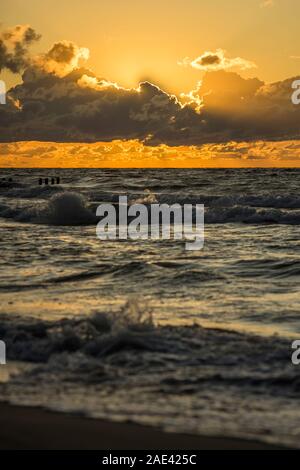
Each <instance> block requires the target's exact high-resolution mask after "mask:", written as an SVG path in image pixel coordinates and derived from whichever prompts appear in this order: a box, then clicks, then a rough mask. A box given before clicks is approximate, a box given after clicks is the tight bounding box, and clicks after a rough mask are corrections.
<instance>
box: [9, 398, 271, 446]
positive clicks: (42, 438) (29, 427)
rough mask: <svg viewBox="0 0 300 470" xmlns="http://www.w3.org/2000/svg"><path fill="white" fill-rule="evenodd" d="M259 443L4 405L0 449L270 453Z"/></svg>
mask: <svg viewBox="0 0 300 470" xmlns="http://www.w3.org/2000/svg"><path fill="white" fill-rule="evenodd" d="M279 448H280V446H272V445H268V444H264V443H259V442H255V441H247V440H243V439H234V438H232V439H231V438H220V437H205V436H196V435H188V434H174V433H166V432H164V431H161V430H160V429H157V428H152V427H147V426H140V425H137V424H133V423H115V422H108V421H104V420H100V419H89V418H84V417H81V416H78V415H70V414H63V413H57V412H52V411H46V410H44V409H40V408H29V407H28V408H27V407H17V406H10V405H8V404H5V403H0V449H2V450H3V449H14V450H17V449H18V450H61V449H65V450H69V449H72V450H75V449H78V450H108V449H114V450H140V449H142V450H151V449H156V450H166V449H168V450H169V449H174V450H189V449H190V450H191V449H193V450H216V449H220V450H221V449H228V450H267V449H279Z"/></svg>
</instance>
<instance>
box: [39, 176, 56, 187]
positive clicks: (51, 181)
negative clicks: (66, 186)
mask: <svg viewBox="0 0 300 470" xmlns="http://www.w3.org/2000/svg"><path fill="white" fill-rule="evenodd" d="M59 183H60V177H59V176H56V177H55V178H39V185H42V184H59Z"/></svg>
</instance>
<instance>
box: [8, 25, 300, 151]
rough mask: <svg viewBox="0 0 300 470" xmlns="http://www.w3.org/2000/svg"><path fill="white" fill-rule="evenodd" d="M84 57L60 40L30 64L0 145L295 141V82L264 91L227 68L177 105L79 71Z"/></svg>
mask: <svg viewBox="0 0 300 470" xmlns="http://www.w3.org/2000/svg"><path fill="white" fill-rule="evenodd" d="M31 34H32V33H31ZM29 37H30V35H29ZM28 40H29V39H28ZM87 55H88V51H87V50H86V49H83V48H79V47H78V46H76V45H75V44H73V43H71V42H68V41H62V42H60V43H56V44H55V45H54V46H53V47H52V48H51V49H50V51H49V52H48V53H46V54H44V55H43V56H40V57H39V58H37V59H36V60H35V61H33V62H32V65H31V66H30V67H28V68H27V69H26V70H25V72H24V74H23V82H22V84H21V85H18V86H16V87H15V88H13V89H11V90H10V92H9V93H8V100H7V101H8V104H7V105H6V106H0V136H1V137H0V140H1V141H2V142H9V141H21V140H40V141H57V142H95V141H110V140H114V139H138V140H140V141H143V142H145V143H147V144H149V145H158V144H161V143H165V144H168V145H198V144H202V143H209V142H226V141H230V140H237V141H241V140H249V141H251V140H259V139H268V140H275V139H292V138H294V139H299V138H300V126H299V123H300V106H295V105H293V104H292V102H291V95H292V91H293V90H292V87H291V85H292V82H293V81H294V79H288V80H285V81H282V82H277V83H274V84H268V85H267V84H264V82H262V81H260V80H258V79H256V78H255V79H244V78H242V77H241V76H240V75H238V74H237V73H232V72H227V71H224V70H219V71H213V72H207V73H206V74H205V75H204V77H203V80H202V82H201V83H200V85H199V86H198V88H197V89H196V90H193V91H192V92H190V93H189V94H188V95H187V96H188V99H186V102H185V104H182V103H181V102H180V101H179V100H178V99H177V98H176V97H175V96H174V95H171V94H169V93H167V92H165V91H163V90H162V89H161V88H159V87H158V86H155V85H154V84H152V83H150V82H147V81H146V82H142V83H140V85H139V87H138V88H136V89H134V88H133V89H127V88H123V87H120V86H118V85H117V84H115V83H111V82H109V81H107V80H105V79H103V78H98V77H96V76H95V75H94V74H93V73H92V72H91V71H90V70H87V69H84V68H78V62H79V60H80V59H81V58H86V57H87ZM207 60H209V61H212V60H215V59H213V57H211V58H209V59H207Z"/></svg>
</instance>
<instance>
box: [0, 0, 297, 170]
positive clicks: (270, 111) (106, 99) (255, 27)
mask: <svg viewBox="0 0 300 470" xmlns="http://www.w3.org/2000/svg"><path fill="white" fill-rule="evenodd" d="M299 17H300V2H299V1H298V0H247V1H241V0H226V1H224V0H209V1H208V0H185V1H180V0H173V1H166V0H165V1H164V0H160V1H158V0H152V1H151V2H149V1H144V0H139V1H135V0H127V1H126V2H125V1H124V0H110V1H99V0H89V1H88V2H82V1H79V0H72V1H71V0H59V1H58V0H51V1H49V0H45V1H43V2H40V1H39V0H26V2H24V1H23V0H10V2H7V3H6V5H5V7H4V9H3V8H2V18H1V23H0V26H1V29H0V34H1V32H2V36H0V37H2V42H3V44H4V45H5V48H6V49H5V50H6V52H7V53H9V52H13V51H14V59H15V61H14V64H13V65H12V63H11V60H10V58H9V57H8V55H6V56H5V55H3V56H2V58H1V49H0V66H1V71H0V78H1V80H4V81H5V83H6V86H7V88H8V89H10V88H11V87H12V91H11V93H10V97H9V99H10V101H9V105H8V106H6V107H5V110H4V107H3V106H1V108H0V130H1V135H0V141H1V142H2V144H0V147H1V148H0V155H4V156H5V158H6V159H5V160H2V163H1V161H0V165H1V164H3V165H8V166H9V165H21V164H22V165H25V164H28V163H30V164H31V166H35V165H37V164H40V165H43V164H44V163H46V161H47V156H46V155H45V156H44V158H43V159H42V161H40V160H41V158H37V157H36V152H33V155H32V156H31V157H29V156H27V157H26V158H25V157H24V158H22V157H21V156H20V157H19V160H18V158H17V157H15V156H13V155H12V154H5V152H6V151H7V152H8V150H9V145H8V147H7V145H6V144H9V143H10V142H11V145H15V143H16V142H18V144H17V145H18V152H17V153H18V154H19V151H20V152H21V153H22V149H24V155H28V148H29V147H30V148H31V149H33V148H39V147H40V145H39V142H50V143H51V142H57V144H55V145H54V146H55V148H56V150H55V152H56V153H55V158H53V155H52V154H51V157H50V156H49V157H48V158H49V161H48V163H51V162H55V164H56V165H62V166H63V165H67V166H72V161H73V162H74V165H75V164H77V163H78V162H79V161H81V160H80V159H79V160H78V161H77V160H76V159H75V158H74V152H73V153H68V151H67V150H68V149H69V150H70V147H69V145H70V144H74V145H75V147H76V145H77V152H78V153H77V155H80V153H81V152H86V151H87V150H86V148H87V146H88V145H91V149H92V150H91V152H87V153H88V154H90V155H91V154H93V155H94V147H93V145H94V144H95V143H96V142H100V143H101V142H102V143H103V146H104V147H105V145H106V146H107V145H108V144H107V142H111V144H110V145H111V150H112V151H111V152H110V153H107V157H106V158H104V157H103V152H102V150H103V149H102V146H101V145H100V147H99V149H100V148H101V151H100V150H99V152H100V154H101V155H100V154H99V156H98V164H99V166H101V165H106V166H110V165H111V166H115V165H117V166H118V164H119V165H122V166H124V165H125V166H126V161H127V165H130V166H134V165H135V164H136V165H137V166H140V165H142V166H143V165H145V166H151V165H168V166H170V165H172V162H173V164H174V166H182V165H184V166H185V165H186V166H201V165H203V164H204V165H207V166H223V165H225V166H226V165H230V166H239V165H241V166H245V165H246V166H247V165H249V166H253V164H256V165H257V164H259V165H263V166H273V165H275V166H286V165H288V166H290V165H291V166H299V165H300V164H299V155H298V147H297V146H298V142H297V141H298V139H299V135H300V130H299V128H298V122H300V106H298V107H295V105H293V104H292V103H291V93H292V92H291V85H292V83H293V80H295V78H298V77H299V78H300V75H299V71H300V47H299V32H298V31H299ZM16 25H23V29H22V30H19V31H17V30H15V29H14V28H15V26H16ZM26 28H27V29H26ZM28 28H30V31H29V32H30V38H29V32H28ZM7 31H10V35H7ZM26 31H27V33H26ZM5 32H6V36H5ZM3 34H4V36H3ZM21 34H23V36H22V40H21V43H22V48H23V49H22V54H20V53H18V55H16V50H14V47H15V44H16V41H17V39H15V38H16V37H17V35H18V41H20V35H21ZM26 34H27V36H26ZM22 41H23V42H22ZM55 44H56V47H54V45H55ZM21 55H22V57H21ZM1 60H2V62H3V63H2V62H1ZM76 70H77V72H76ZM78 70H81V72H78ZM24 72H25V73H24ZM75 72H76V73H75ZM72 73H73V75H70V74H72ZM23 74H24V75H23ZM22 75H23V78H22ZM24 77H25V79H24ZM141 83H142V85H141ZM16 85H19V87H16V88H13V87H15V86H16ZM116 103H118V105H116ZM22 142H27V143H26V144H25V143H24V144H23V143H22ZM28 142H31V143H30V144H28ZM119 142H121V143H122V149H123V150H122V152H123V153H121V154H120V152H119V150H118V151H117V150H116V149H119ZM234 142H236V144H235V147H234V150H233V149H232V148H231V147H230V145H231V146H232V145H234ZM243 142H247V144H246V145H244V146H243ZM267 142H269V143H270V142H273V144H271V143H270V144H268V145H267ZM274 142H275V143H274ZM276 142H278V143H276ZM289 142H293V143H294V145H293V146H291V145H289ZM13 143H14V144H13ZM79 143H80V145H79ZM104 143H106V144H105V145H104ZM232 143H233V144H232ZM264 143H265V144H264ZM67 144H68V145H67ZM82 144H85V146H82ZM28 145H29V147H28ZM74 145H73V146H74ZM228 145H229V147H228ZM35 146H37V147H35ZM208 146H212V147H209V148H208ZM216 146H219V147H217V150H216ZM220 146H223V147H222V148H221V147H220ZM274 146H275V147H276V146H277V147H276V152H275V150H274ZM137 147H138V148H139V149H140V150H139V151H138V152H137ZM167 147H170V152H167V153H168V158H167V160H168V163H166V158H165V153H166V151H165V150H166V148H167ZM48 148H51V145H50V146H48ZM158 148H160V156H161V158H160V159H159V158H158V156H157V150H158ZM228 148H230V151H229V150H228ZM287 148H288V151H287V153H285V154H284V155H282V156H281V158H280V155H279V153H280V152H283V149H285V150H286V149H287ZM113 149H115V153H114V151H113ZM124 149H131V151H132V154H130V150H129V151H127V150H126V151H125V150H124ZM133 149H134V150H133ZM149 149H150V150H151V149H152V151H151V152H150V153H149ZM212 149H213V150H212ZM245 149H247V150H245ZM262 149H263V150H262ZM267 149H268V151H269V153H268V152H267ZM293 149H294V150H293ZM295 149H297V150H295ZM10 150H11V149H10ZM211 150H212V151H211ZM271 150H272V152H273V153H272V154H271V153H270V152H271ZM277 150H278V152H277ZM204 151H205V152H207V158H204V157H205V155H204V153H203V152H204ZM216 151H217V153H218V156H217V157H211V155H215V153H214V152H216ZM53 152H54V150H53V149H52V153H53ZM50 153H51V152H50ZM224 153H225V156H224ZM129 154H130V156H131V158H128V155H129ZM150 154H151V157H149V155H150ZM254 154H255V158H254ZM9 155H11V156H9ZM108 155H109V156H108ZM126 155H127V160H126V158H125V159H124V156H125V157H126ZM228 155H229V157H230V158H228ZM94 156H95V155H94ZM287 156H288V158H287ZM1 158H4V157H2V156H1ZM72 159H73V160H72ZM90 159H91V162H92V163H91V165H93V166H97V161H94V157H92V156H90ZM96 160H97V159H96ZM169 160H170V161H171V163H170V162H169ZM254 160H255V163H253V162H254ZM37 162H40V163H37ZM118 162H119V163H118ZM135 162H137V163H135ZM183 162H184V163H183ZM257 162H258V163H257ZM78 164H79V163H78ZM85 165H88V162H87V161H85Z"/></svg>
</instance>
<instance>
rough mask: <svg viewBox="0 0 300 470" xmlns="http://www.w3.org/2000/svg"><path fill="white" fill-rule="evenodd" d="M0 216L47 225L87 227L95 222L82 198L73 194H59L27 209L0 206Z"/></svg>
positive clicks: (94, 217)
mask: <svg viewBox="0 0 300 470" xmlns="http://www.w3.org/2000/svg"><path fill="white" fill-rule="evenodd" d="M0 216H1V217H6V218H12V219H14V220H16V221H18V222H30V223H36V224H49V225H89V224H94V223H96V222H97V218H96V216H95V215H94V214H93V213H92V212H91V211H90V210H89V208H88V207H87V204H86V201H85V199H84V197H83V196H82V195H80V194H79V193H75V192H59V193H57V194H54V195H52V196H51V198H50V199H49V200H48V201H47V202H45V203H42V204H37V205H35V206H33V207H29V208H24V207H9V206H5V205H0Z"/></svg>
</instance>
